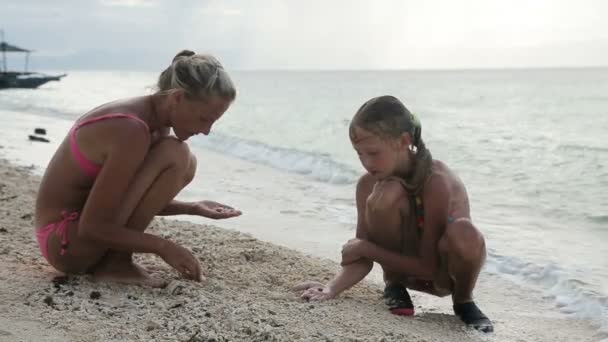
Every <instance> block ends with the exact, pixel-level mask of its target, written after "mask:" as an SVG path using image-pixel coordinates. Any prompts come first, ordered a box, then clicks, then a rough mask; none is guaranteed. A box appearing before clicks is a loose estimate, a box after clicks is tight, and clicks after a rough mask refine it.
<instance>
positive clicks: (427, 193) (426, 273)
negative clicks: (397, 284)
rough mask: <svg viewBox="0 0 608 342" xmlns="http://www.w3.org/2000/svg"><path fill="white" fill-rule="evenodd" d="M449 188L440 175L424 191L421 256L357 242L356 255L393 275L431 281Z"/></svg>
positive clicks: (445, 218)
mask: <svg viewBox="0 0 608 342" xmlns="http://www.w3.org/2000/svg"><path fill="white" fill-rule="evenodd" d="M448 189H449V188H448V184H447V181H446V179H445V178H444V177H442V176H441V175H437V174H435V175H433V176H431V178H430V179H429V181H428V183H427V184H426V186H425V189H424V191H423V195H422V196H423V200H424V203H425V207H424V226H423V228H422V238H421V241H420V256H418V257H410V256H405V255H401V254H399V253H395V252H392V251H390V250H387V249H384V248H382V247H380V246H378V245H376V244H374V243H372V242H370V241H366V240H358V241H356V242H354V243H358V246H357V247H356V249H357V254H358V255H360V256H361V257H363V258H367V259H370V260H372V261H375V262H377V263H379V264H381V265H382V266H383V267H384V268H388V269H390V270H392V271H395V272H399V273H405V274H408V275H411V276H413V277H417V278H421V279H433V277H434V275H435V273H436V271H437V267H438V264H439V260H438V254H439V253H438V251H437V248H438V244H439V239H440V237H441V234H442V233H443V231H444V229H445V225H446V222H447V218H448V210H449V207H448V206H449V204H448V203H449V198H450V194H449V190H448Z"/></svg>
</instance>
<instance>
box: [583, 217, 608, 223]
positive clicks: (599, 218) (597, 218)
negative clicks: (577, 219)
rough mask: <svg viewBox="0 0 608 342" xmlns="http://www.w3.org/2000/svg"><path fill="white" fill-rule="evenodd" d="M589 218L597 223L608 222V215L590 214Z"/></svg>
mask: <svg viewBox="0 0 608 342" xmlns="http://www.w3.org/2000/svg"><path fill="white" fill-rule="evenodd" d="M587 218H588V219H590V220H591V221H593V222H597V223H608V215H589V216H587Z"/></svg>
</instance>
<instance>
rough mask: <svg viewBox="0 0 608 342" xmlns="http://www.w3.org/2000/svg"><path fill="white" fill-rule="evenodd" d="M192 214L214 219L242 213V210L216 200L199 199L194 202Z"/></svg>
mask: <svg viewBox="0 0 608 342" xmlns="http://www.w3.org/2000/svg"><path fill="white" fill-rule="evenodd" d="M192 207H193V210H192V214H193V215H198V216H203V217H208V218H210V219H214V220H221V219H227V218H231V217H236V216H240V215H241V211H240V210H236V209H234V208H233V207H230V206H227V205H225V204H221V203H218V202H214V201H199V202H194V203H192Z"/></svg>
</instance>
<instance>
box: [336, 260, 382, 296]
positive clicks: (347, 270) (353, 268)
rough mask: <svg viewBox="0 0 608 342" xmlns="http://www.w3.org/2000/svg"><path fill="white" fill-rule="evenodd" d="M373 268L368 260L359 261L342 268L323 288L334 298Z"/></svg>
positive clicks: (372, 264)
mask: <svg viewBox="0 0 608 342" xmlns="http://www.w3.org/2000/svg"><path fill="white" fill-rule="evenodd" d="M373 266H374V263H373V262H371V261H370V260H368V259H360V260H359V261H356V262H353V263H352V264H348V265H346V266H342V269H341V270H340V271H339V272H338V274H336V275H335V276H334V278H333V279H332V280H330V281H329V282H328V283H327V285H325V286H326V287H327V288H328V290H329V292H330V293H331V294H333V297H336V296H338V295H339V294H340V293H342V292H344V291H346V290H348V289H349V288H351V287H352V286H354V285H355V284H357V283H358V282H360V281H361V280H363V278H365V276H367V275H368V274H369V272H370V271H371V270H372V267H373Z"/></svg>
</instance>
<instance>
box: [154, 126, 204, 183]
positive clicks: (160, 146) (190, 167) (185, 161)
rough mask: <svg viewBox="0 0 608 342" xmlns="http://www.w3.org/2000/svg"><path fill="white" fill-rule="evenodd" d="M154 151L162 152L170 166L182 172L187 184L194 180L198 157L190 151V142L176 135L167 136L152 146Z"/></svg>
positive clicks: (156, 152)
mask: <svg viewBox="0 0 608 342" xmlns="http://www.w3.org/2000/svg"><path fill="white" fill-rule="evenodd" d="M152 152H153V153H155V154H160V155H161V156H162V159H163V161H164V162H166V163H167V164H168V166H169V167H172V168H174V169H176V170H177V171H178V172H179V173H180V174H182V175H183V176H184V180H185V182H186V184H187V183H189V182H190V181H192V178H194V172H195V171H196V158H195V157H194V155H193V154H192V153H191V152H190V148H189V147H188V144H186V143H184V142H183V141H180V140H178V139H176V138H174V137H167V138H164V139H162V140H160V141H159V142H157V143H156V144H155V145H154V146H153V147H152Z"/></svg>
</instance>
